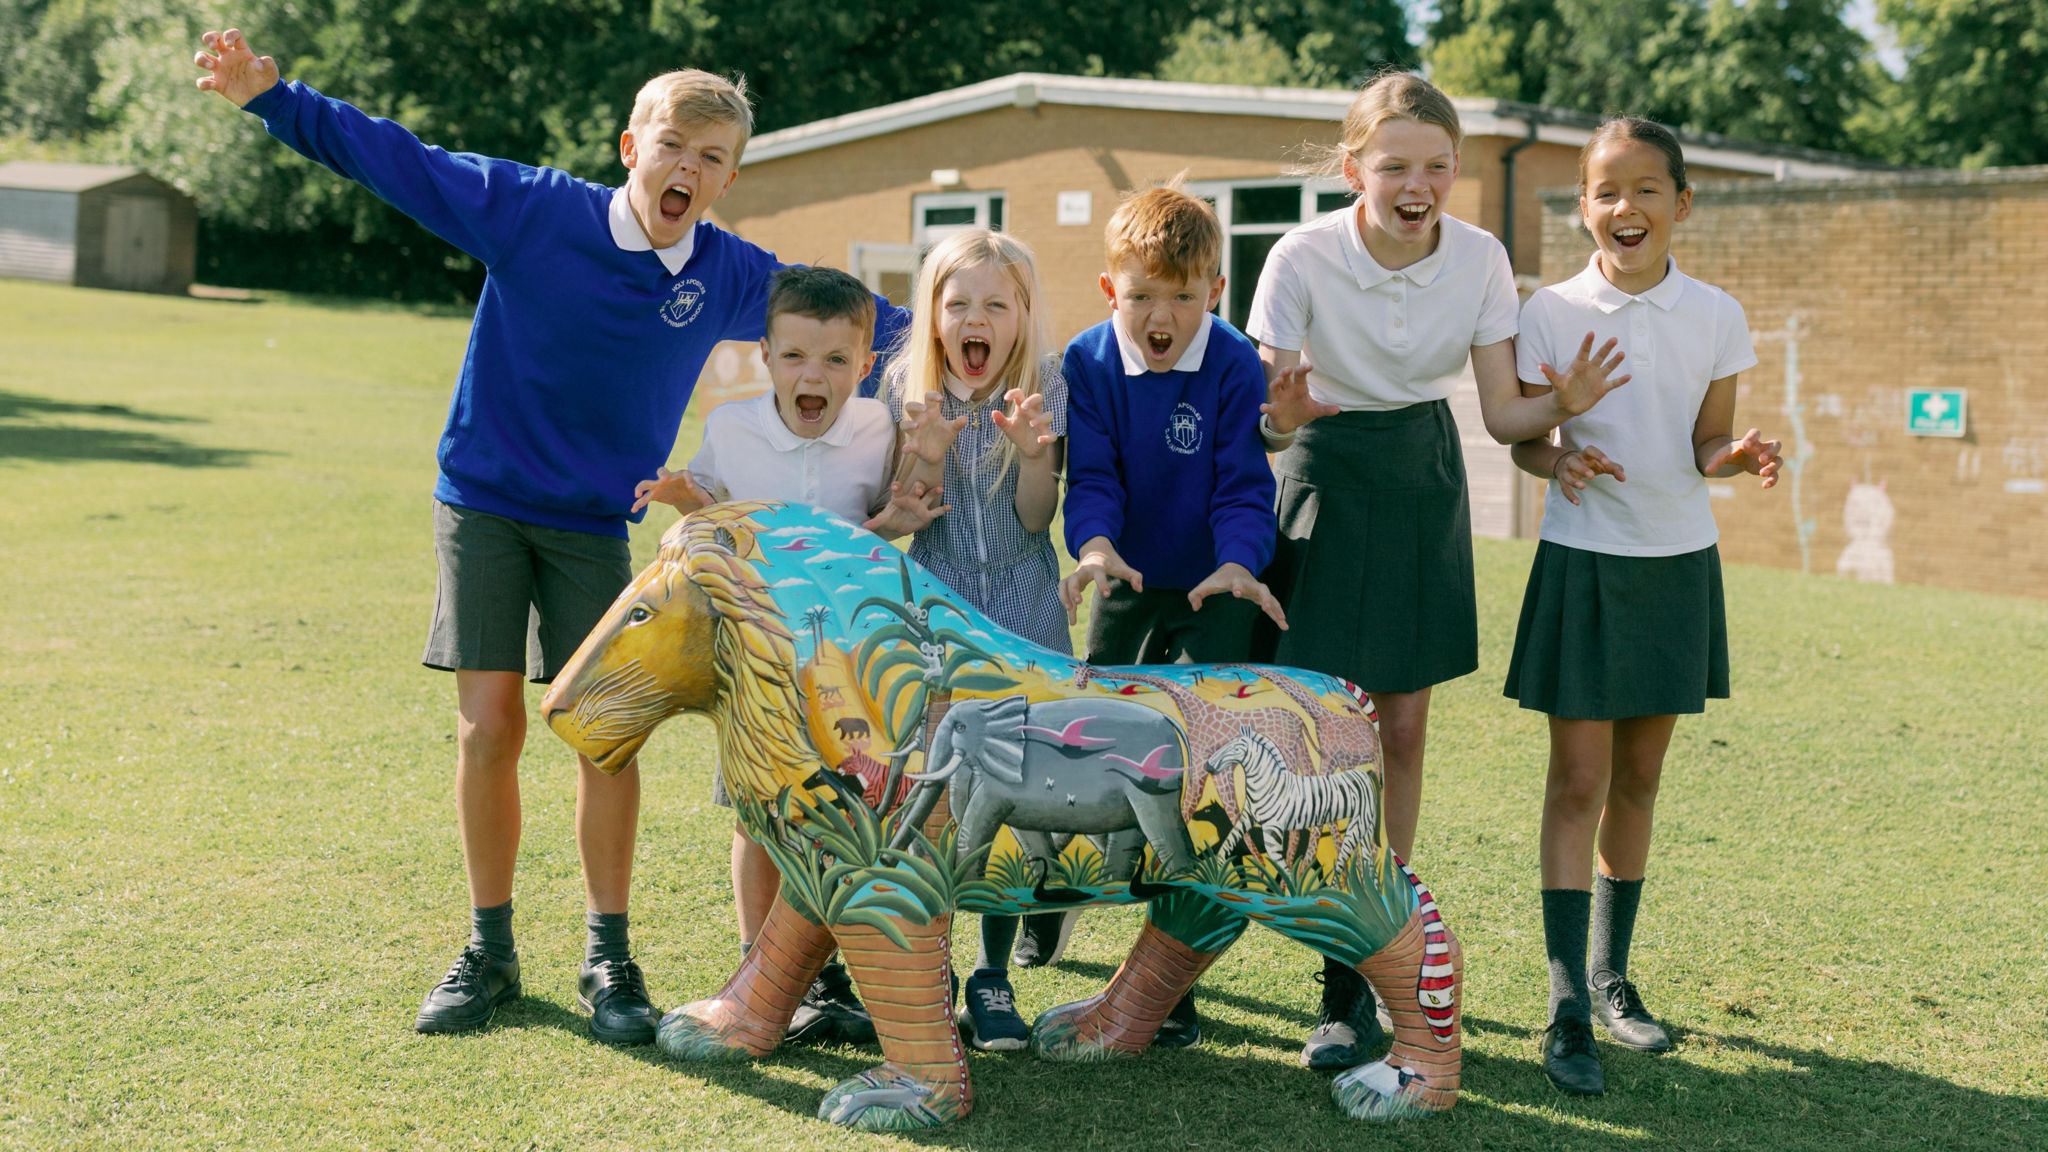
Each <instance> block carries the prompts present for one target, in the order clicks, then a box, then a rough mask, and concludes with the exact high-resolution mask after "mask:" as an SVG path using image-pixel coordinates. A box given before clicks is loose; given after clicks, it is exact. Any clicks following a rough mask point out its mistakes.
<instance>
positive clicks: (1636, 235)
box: [1614, 228, 1650, 248]
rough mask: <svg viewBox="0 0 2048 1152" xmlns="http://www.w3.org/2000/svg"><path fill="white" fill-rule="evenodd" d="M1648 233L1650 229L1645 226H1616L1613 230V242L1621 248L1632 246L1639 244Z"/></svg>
mask: <svg viewBox="0 0 2048 1152" xmlns="http://www.w3.org/2000/svg"><path fill="white" fill-rule="evenodd" d="M1649 234H1650V230H1649V229H1647V228H1616V229H1615V230H1614V242H1615V243H1616V244H1619V245H1621V246H1622V247H1623V248H1634V247H1636V246H1638V245H1640V244H1641V243H1642V242H1643V240H1644V238H1645V237H1647V236H1649Z"/></svg>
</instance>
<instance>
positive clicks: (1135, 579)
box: [1060, 536, 1220, 624]
mask: <svg viewBox="0 0 2048 1152" xmlns="http://www.w3.org/2000/svg"><path fill="white" fill-rule="evenodd" d="M1211 579H1214V577H1211ZM1111 580H1122V581H1123V582H1124V583H1126V584H1129V585H1130V586H1131V589H1132V590H1133V591H1136V592H1143V591H1144V590H1145V577H1144V576H1142V575H1140V574H1139V572H1138V570H1137V569H1136V568H1133V567H1131V566H1130V565H1129V564H1126V563H1124V558H1123V557H1122V556H1119V555H1117V551H1116V545H1114V544H1111V543H1110V542H1109V537H1107V536H1097V537H1095V538H1094V539H1092V540H1090V541H1088V542H1087V543H1086V544H1083V545H1081V563H1080V564H1079V565H1077V566H1076V567H1075V568H1074V570H1073V571H1072V572H1070V573H1068V574H1067V578H1066V579H1065V580H1062V581H1060V603H1061V604H1064V605H1066V608H1067V623H1068V624H1072V623H1074V620H1075V618H1076V615H1077V614H1078V613H1079V612H1080V610H1081V597H1082V596H1083V595H1084V594H1085V593H1083V592H1082V588H1083V587H1084V586H1085V585H1087V584H1089V583H1090V582H1093V583H1094V585H1095V595H1096V596H1097V597H1098V598H1099V597H1103V596H1107V595H1109V582H1110V581H1111ZM1219 591H1220V589H1219Z"/></svg>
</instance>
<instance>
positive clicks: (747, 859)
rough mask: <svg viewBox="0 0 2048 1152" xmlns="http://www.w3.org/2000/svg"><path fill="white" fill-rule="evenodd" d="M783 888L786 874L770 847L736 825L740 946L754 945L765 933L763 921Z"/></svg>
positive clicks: (735, 881) (735, 892)
mask: <svg viewBox="0 0 2048 1152" xmlns="http://www.w3.org/2000/svg"><path fill="white" fill-rule="evenodd" d="M781 887H782V873H780V872H777V871H776V870H775V860H774V858H773V857H771V856H769V855H768V850H767V849H765V848H763V847H761V846H760V845H759V844H756V843H754V841H753V840H752V839H751V838H750V837H748V835H747V834H746V832H745V831H744V830H743V829H741V828H740V826H739V825H737V824H735V825H733V828H732V893H733V901H732V902H733V911H734V912H735V913H736V914H737V915H738V917H739V925H740V947H741V948H743V949H744V948H751V947H753V944H754V941H755V940H757V939H759V938H760V936H761V924H762V922H764V921H766V920H767V919H768V909H769V908H771V907H773V906H774V905H775V893H776V892H777V891H778V890H779V889H780V888H781Z"/></svg>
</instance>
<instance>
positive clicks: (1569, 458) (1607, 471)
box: [1550, 444, 1628, 504]
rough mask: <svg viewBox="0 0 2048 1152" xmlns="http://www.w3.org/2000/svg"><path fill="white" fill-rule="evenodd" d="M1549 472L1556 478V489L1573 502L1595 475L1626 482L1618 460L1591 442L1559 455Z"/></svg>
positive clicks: (1577, 500)
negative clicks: (1611, 458) (1612, 458)
mask: <svg viewBox="0 0 2048 1152" xmlns="http://www.w3.org/2000/svg"><path fill="white" fill-rule="evenodd" d="M1550 474H1551V475H1552V476H1555V477H1556V478H1557V490H1558V491H1560V492H1562V493H1564V498H1565V499H1567V500H1569V501H1571V502H1572V503H1573V504H1577V503H1578V502H1579V493H1580V492H1581V491H1582V490H1584V488H1585V487H1586V485H1587V484H1590V483H1592V480H1593V477H1595V476H1612V477H1614V479H1615V482H1616V483H1620V484H1626V483H1628V477H1627V476H1626V475H1624V474H1623V473H1622V470H1621V464H1620V463H1619V462H1618V461H1614V460H1609V459H1608V458H1607V453H1605V452H1602V451H1601V450H1599V449H1598V448H1595V447H1593V446H1592V445H1591V444H1588V445H1586V446H1585V447H1584V448H1578V449H1574V450H1573V451H1570V452H1567V453H1565V454H1564V455H1562V456H1559V457H1558V458H1557V460H1556V461H1555V462H1554V463H1552V464H1551V466H1550Z"/></svg>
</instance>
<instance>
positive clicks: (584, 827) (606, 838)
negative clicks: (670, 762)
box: [576, 756, 640, 913]
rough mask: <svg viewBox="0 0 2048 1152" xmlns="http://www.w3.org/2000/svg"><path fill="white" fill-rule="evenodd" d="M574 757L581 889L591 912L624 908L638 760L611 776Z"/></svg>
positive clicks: (636, 820) (636, 817)
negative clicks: (581, 866) (581, 865)
mask: <svg viewBox="0 0 2048 1152" xmlns="http://www.w3.org/2000/svg"><path fill="white" fill-rule="evenodd" d="M577 761H578V771H577V774H576V851H577V854H578V855H580V856H581V857H582V858H583V890H584V894H585V896H586V898H587V899H588V901H589V903H590V910H591V911H593V912H602V913H617V912H624V911H625V910H626V899H627V893H628V892H629V891H631V889H632V886H633V840H634V838H635V836H637V835H638V833H639V829H640V764H639V762H638V761H634V762H632V763H629V764H627V765H626V766H625V767H624V768H622V769H620V770H619V773H618V774H617V775H611V774H608V773H606V772H605V771H604V770H603V769H601V768H599V767H598V766H597V765H595V764H592V763H591V762H590V761H589V760H588V759H586V758H584V757H581V756H579V757H577Z"/></svg>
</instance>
